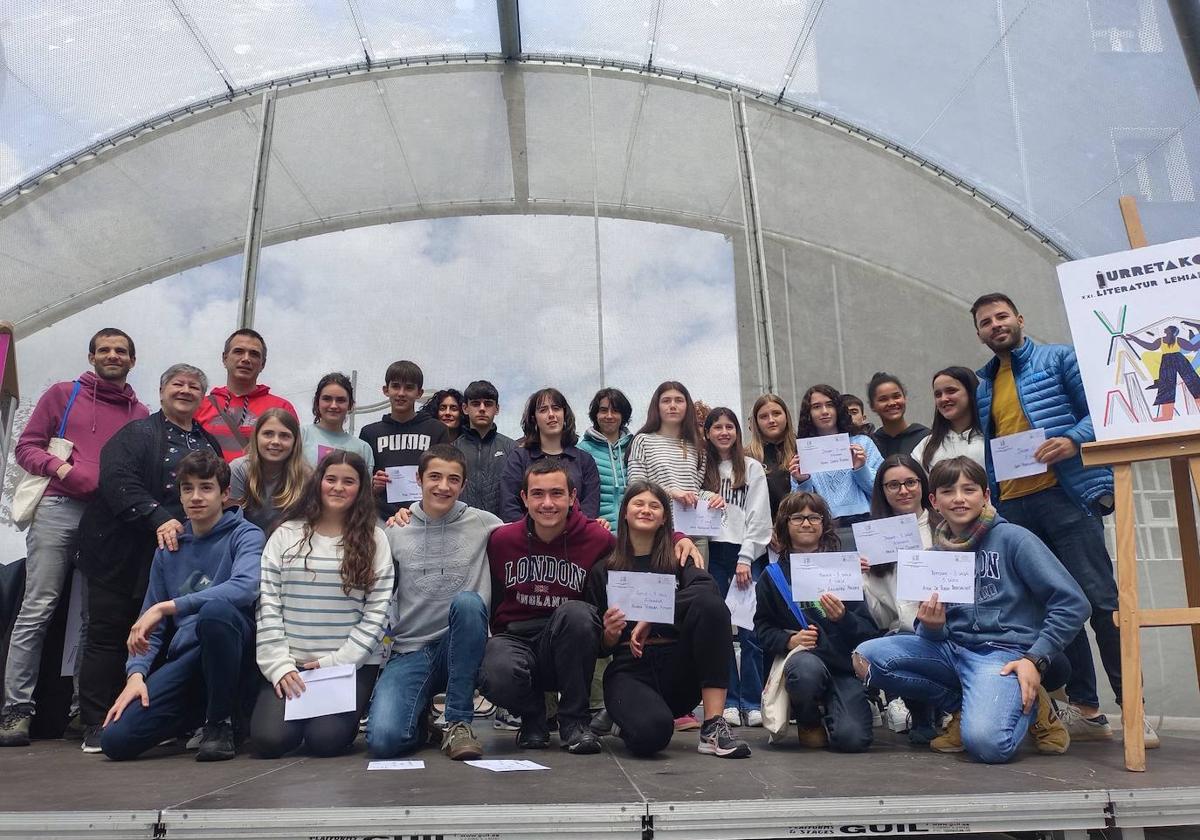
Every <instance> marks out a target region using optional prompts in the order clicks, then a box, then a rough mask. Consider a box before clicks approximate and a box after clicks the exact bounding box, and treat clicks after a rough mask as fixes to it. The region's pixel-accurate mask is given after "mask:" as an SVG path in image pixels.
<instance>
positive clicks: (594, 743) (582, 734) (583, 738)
mask: <svg viewBox="0 0 1200 840" xmlns="http://www.w3.org/2000/svg"><path fill="white" fill-rule="evenodd" d="M558 737H559V740H561V741H562V748H563V749H564V750H566V751H567V752H569V753H571V754H572V755H595V754H596V753H598V752H600V739H599V738H597V737H596V733H595V732H593V731H592V730H591V729H589V728H588V727H587V725H586V724H577V725H576V726H574V727H570V728H569V727H566V726H564V727H563V728H562V729H560V730H559V732H558Z"/></svg>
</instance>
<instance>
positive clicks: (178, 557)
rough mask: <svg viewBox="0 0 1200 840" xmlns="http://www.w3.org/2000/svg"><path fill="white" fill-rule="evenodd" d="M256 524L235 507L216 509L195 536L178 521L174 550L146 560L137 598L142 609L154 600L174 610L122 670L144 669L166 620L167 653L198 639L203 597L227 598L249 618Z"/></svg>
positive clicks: (258, 548)
mask: <svg viewBox="0 0 1200 840" xmlns="http://www.w3.org/2000/svg"><path fill="white" fill-rule="evenodd" d="M264 542H265V539H264V538H263V532H262V530H261V529H260V528H259V527H258V526H257V525H254V524H252V523H250V522H247V521H246V520H245V519H244V518H243V517H242V514H241V511H239V510H237V509H233V510H227V511H225V512H224V513H222V514H221V518H220V519H219V520H217V524H216V525H215V526H214V527H213V529H212V530H211V531H209V532H208V533H207V534H204V535H203V536H200V537H197V536H196V535H195V534H193V533H192V523H191V522H188V523H187V524H185V525H184V530H183V533H182V534H181V535H180V537H179V550H178V551H167V550H165V549H161V548H160V549H159V550H158V551H157V552H156V553H155V555H154V562H153V563H152V564H151V566H150V585H149V587H148V588H147V589H146V598H145V600H144V601H142V612H143V613H145V612H146V610H148V609H150V608H151V607H152V606H154V605H155V604H157V603H158V602H159V601H170V600H174V601H175V615H174V616H171V617H169V618H167V619H166V620H164V621H161V622H159V625H158V627H157V628H156V629H155V631H154V632H153V633H152V634H150V650H149V651H147V652H146V653H143V654H140V655H134V656H130V657H129V659H128V660H127V661H126V663H125V673H126V674H141V675H143V676H145V675H146V674H148V673H150V666H151V664H152V663H153V662H154V659H155V657H156V656H158V652H159V650H160V648H161V647H162V643H163V638H164V636H165V635H166V629H167V628H166V625H167V623H168V622H170V623H171V625H172V626H173V627H174V631H175V633H174V635H173V636H172V637H171V642H170V645H169V646H168V648H167V659H168V660H171V659H178V658H179V657H180V656H182V655H183V654H184V653H186V652H187V651H189V650H191V649H192V648H194V647H196V645H198V644H199V643H200V642H199V639H198V637H197V636H196V622H197V620H198V618H199V615H198V614H199V612H200V608H201V607H202V606H204V604H205V603H207V602H208V601H216V600H220V601H227V602H229V603H230V604H232V605H233V606H235V607H237V608H238V609H239V610H241V611H242V612H243V613H245V614H246V618H247V619H248V620H250V621H253V614H254V601H255V599H256V598H258V580H259V563H260V561H261V559H262V553H263V544H264Z"/></svg>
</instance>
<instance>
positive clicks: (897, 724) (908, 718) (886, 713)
mask: <svg viewBox="0 0 1200 840" xmlns="http://www.w3.org/2000/svg"><path fill="white" fill-rule="evenodd" d="M883 721H884V723H886V724H887V728H888V729H890V730H892V731H893V732H907V731H908V730H909V729H910V728H911V727H912V715H911V714H909V711H908V706H906V705H904V701H903V700H901V699H900V698H899V697H897V698H896V699H895V700H893V701H892V702H890V703H888V704H887V708H885V709H884V710H883Z"/></svg>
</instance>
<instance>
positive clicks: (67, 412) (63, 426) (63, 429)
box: [58, 379, 82, 437]
mask: <svg viewBox="0 0 1200 840" xmlns="http://www.w3.org/2000/svg"><path fill="white" fill-rule="evenodd" d="M81 387H82V385H81V384H80V382H79V380H78V379H76V380H75V387H74V388H72V389H71V398H70V399H69V400H67V407H66V408H65V409H63V416H62V422H61V423H59V424H58V436H59V437H65V436H66V434H67V418H68V417H70V416H71V406H73V405H75V398H76V397H78V396H79V389H80V388H81Z"/></svg>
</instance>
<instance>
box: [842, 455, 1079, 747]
mask: <svg viewBox="0 0 1200 840" xmlns="http://www.w3.org/2000/svg"><path fill="white" fill-rule="evenodd" d="M929 486H930V491H931V492H930V500H931V501H932V502H933V506H934V508H935V509H936V510H937V512H938V513H939V514H941V516H942V518H943V520H944V521H943V522H942V523H941V524H940V525H939V526H938V527H937V529H936V531H935V532H934V542H935V545H936V547H937V548H938V549H943V550H947V551H973V552H974V553H975V602H974V603H972V604H955V605H951V606H947V605H945V604H941V603H939V602H938V599H937V593H936V592H935V593H933V594H932V595H931V596H930V598H929V600H928V601H926V602H924V603H922V604H921V606H920V607H919V609H918V610H917V620H916V625H915V629H916V635H896V636H886V637H883V638H880V639H872V640H870V641H867V642H863V643H862V644H861V645H859V646H858V649H857V651H855V654H854V669H855V672H856V673H857V674H858V676H859V678H861V679H862V680H863V681H864V682H865V683H866V685H867V686H868V687H878V688H880V689H882V690H884V691H886V692H887V693H888V694H896V695H902V696H906V697H909V696H911V697H914V698H918V699H921V700H926V701H928V702H929V703H930V704H931V705H932V706H933V707H934V708H938V709H944V710H946V711H949V712H951V715H952V717H951V722H950V725H949V726H948V727H947V729H946V732H945V733H944V734H942V735H940V736H939V737H937V738H935V739H933V742H932V743H931V744H930V747H932V748H933V749H934V750H935V751H938V752H961V751H963V750H964V749H965V750H966V751H967V752H968V753H970V754H971V756H973V757H974V758H976V759H977V760H979V761H983V762H986V763H988V764H1000V763H1003V762H1005V761H1008V760H1009V759H1011V758H1012V757H1013V755H1014V754H1015V753H1016V751H1017V748H1018V747H1019V746H1020V744H1021V740H1022V739H1023V738H1024V737H1025V733H1026V731H1027V730H1029V729H1030V725H1031V723H1032V728H1033V732H1034V735H1035V737H1036V739H1037V741H1038V749H1039V750H1040V751H1042V752H1058V753H1061V752H1065V751H1066V748H1067V745H1068V744H1069V742H1070V739H1069V737H1068V735H1067V732H1066V730H1065V728H1064V727H1063V725H1062V723H1061V722H1060V721H1059V720H1058V719H1057V717H1056V716H1055V714H1054V711H1053V707H1052V704H1051V702H1050V698H1049V696H1048V695H1047V693H1046V689H1045V688H1043V687H1042V678H1043V677H1044V676H1045V674H1046V670H1047V668H1048V667H1049V666H1050V664H1051V660H1053V659H1055V658H1056V656H1057V655H1058V654H1059V653H1061V652H1062V650H1063V649H1064V648H1065V647H1066V646H1067V645H1068V644H1069V643H1070V642H1071V640H1072V639H1074V638H1075V635H1076V634H1077V633H1078V632H1079V631H1080V629H1081V628H1082V627H1083V623H1084V622H1085V621H1087V618H1088V615H1089V613H1090V611H1091V609H1090V607H1089V606H1088V602H1087V598H1086V597H1085V596H1084V594H1083V591H1082V590H1081V589H1080V588H1079V584H1077V583H1076V582H1075V580H1074V578H1072V577H1071V575H1070V574H1068V573H1067V570H1066V569H1064V568H1063V566H1062V564H1061V563H1059V562H1058V558H1056V557H1055V556H1054V554H1052V553H1051V552H1050V550H1049V549H1048V548H1046V546H1045V544H1043V543H1042V541H1041V540H1039V539H1038V538H1037V537H1035V536H1034V535H1033V534H1032V533H1030V532H1029V531H1027V530H1025V529H1024V528H1022V527H1021V526H1019V525H1014V524H1012V523H1011V522H1006V521H1005V520H1003V519H1001V518H1000V517H999V516H997V515H996V511H995V508H993V507H992V506H991V504H990V496H989V493H988V481H987V474H986V473H985V472H984V470H983V468H982V467H981V466H979V464H977V463H976V462H975V461H972V460H971V459H970V458H965V457H960V458H950V459H947V460H945V461H941V462H939V463H938V464H937V465H935V466H934V468H933V471H932V472H931V473H930V475H929ZM1035 707H1036V720H1034V710H1035Z"/></svg>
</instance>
